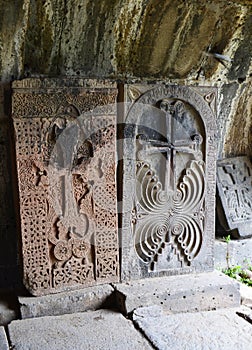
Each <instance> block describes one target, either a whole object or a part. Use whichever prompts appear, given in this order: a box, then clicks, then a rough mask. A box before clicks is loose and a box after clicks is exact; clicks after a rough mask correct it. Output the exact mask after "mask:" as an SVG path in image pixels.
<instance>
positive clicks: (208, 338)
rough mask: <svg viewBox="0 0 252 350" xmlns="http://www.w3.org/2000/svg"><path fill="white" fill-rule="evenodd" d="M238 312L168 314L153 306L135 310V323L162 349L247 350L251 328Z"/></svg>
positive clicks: (223, 310) (249, 346) (251, 334)
mask: <svg viewBox="0 0 252 350" xmlns="http://www.w3.org/2000/svg"><path fill="white" fill-rule="evenodd" d="M237 310H238V308H236V309H222V310H216V311H205V312H200V313H182V314H176V315H171V314H170V315H169V314H167V313H165V312H164V311H163V310H162V308H161V307H158V306H154V307H145V308H140V309H137V310H135V311H134V314H133V320H134V322H135V323H136V325H137V326H138V327H140V329H141V330H142V331H143V332H144V334H145V335H146V336H147V337H148V338H149V340H150V341H151V342H152V344H154V346H155V347H156V348H157V349H159V350H181V349H183V350H233V349H239V350H248V349H251V344H252V325H251V324H250V323H249V322H247V321H246V320H244V319H243V318H242V317H240V316H238V315H237Z"/></svg>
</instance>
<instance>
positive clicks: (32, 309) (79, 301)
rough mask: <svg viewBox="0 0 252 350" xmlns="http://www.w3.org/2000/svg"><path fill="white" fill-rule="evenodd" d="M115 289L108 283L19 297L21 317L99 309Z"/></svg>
mask: <svg viewBox="0 0 252 350" xmlns="http://www.w3.org/2000/svg"><path fill="white" fill-rule="evenodd" d="M113 291H114V289H113V288H112V287H111V286H110V285H108V284H107V285H102V286H101V285H99V286H93V287H87V288H85V289H81V290H76V291H71V292H64V293H58V294H53V295H46V296H41V297H19V298H18V300H19V304H20V311H21V317H22V318H32V317H42V316H57V315H64V314H72V313H75V312H83V311H87V310H95V309H99V308H101V307H102V305H103V304H104V303H105V302H106V300H107V299H108V298H109V297H110V296H111V294H112V292H113Z"/></svg>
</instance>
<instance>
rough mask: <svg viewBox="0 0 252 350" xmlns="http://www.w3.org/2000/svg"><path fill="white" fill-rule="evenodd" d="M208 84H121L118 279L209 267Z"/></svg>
mask: <svg viewBox="0 0 252 350" xmlns="http://www.w3.org/2000/svg"><path fill="white" fill-rule="evenodd" d="M215 97H216V92H215V89H213V88H189V87H179V86H169V85H165V84H160V85H156V86H154V85H153V86H150V85H128V86H127V87H126V88H125V97H124V98H125V99H126V100H127V101H128V103H127V106H126V108H125V109H126V112H125V120H124V122H125V128H124V141H123V142H124V146H123V149H124V153H123V177H124V180H123V194H122V208H121V209H122V218H121V219H122V220H121V226H122V228H121V230H122V279H123V280H129V279H138V278H142V277H154V276H162V275H174V274H183V273H190V272H199V271H207V270H212V269H213V243H214V227H215V225H214V218H215V169H216V167H215V160H216V156H215V153H216V140H215V132H216V126H215Z"/></svg>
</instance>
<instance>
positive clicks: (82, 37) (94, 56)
mask: <svg viewBox="0 0 252 350" xmlns="http://www.w3.org/2000/svg"><path fill="white" fill-rule="evenodd" d="M0 5H1V6H0V8H1V13H0V14H1V17H2V18H3V23H2V28H1V31H0V39H1V50H0V55H1V56H0V57H1V71H2V76H3V77H4V78H6V77H10V76H11V75H12V74H13V75H14V76H16V77H17V75H22V74H25V73H26V74H33V73H40V74H54V75H55V74H66V73H68V74H69V73H70V74H71V73H72V72H75V74H78V73H79V74H85V75H86V74H93V75H96V76H97V75H101V74H102V75H104V74H105V75H109V74H119V75H121V76H125V75H129V74H130V75H134V76H144V77H146V76H152V77H153V76H158V77H162V76H169V77H170V78H185V77H187V76H189V75H193V76H197V75H203V76H204V77H209V76H211V75H212V74H213V73H214V72H216V70H220V71H221V70H223V69H224V68H225V67H224V66H223V65H222V64H221V63H220V62H219V61H218V60H217V59H215V58H214V57H213V56H212V55H211V54H210V55H208V53H209V52H210V53H219V54H223V53H226V54H227V55H229V56H231V57H232V58H233V56H234V55H235V58H236V60H235V61H234V62H233V63H231V66H232V69H231V71H230V74H229V75H230V77H231V78H233V77H234V76H236V75H237V71H238V74H239V73H242V76H244V74H246V72H247V70H248V66H249V54H247V55H245V57H244V56H243V55H244V50H246V52H249V48H248V47H246V43H248V40H249V37H248V33H249V30H248V29H249V24H250V23H249V20H248V17H249V9H250V6H249V5H251V3H249V1H242V0H233V1H230V2H229V3H228V4H227V3H226V1H224V0H213V1H211V2H206V1H204V2H200V3H199V2H197V1H194V0H190V1H187V2H186V3H185V2H184V1H182V0H175V1H174V0H162V1H159V2H157V1H155V0H151V1H148V2H146V1H144V0H137V1H135V0H127V1H122V0H113V1H110V2H108V1H105V0H102V1H99V2H94V1H85V2H83V1H81V0H71V1H67V2H64V0H60V1H58V0H47V1H42V0H39V1H36V2H33V1H32V2H30V1H27V0H22V1H19V2H18V3H17V4H15V6H14V5H13V4H12V3H9V2H8V3H6V2H4V1H3V0H2V1H1V2H0ZM230 24H232V25H230ZM243 39H245V42H243ZM239 44H240V45H241V47H243V48H244V50H237V48H238V47H239ZM242 57H243V60H242V61H241V58H242ZM224 63H225V61H224ZM226 63H229V64H230V62H229V61H227V62H226ZM241 63H242V64H241ZM242 67H243V68H242Z"/></svg>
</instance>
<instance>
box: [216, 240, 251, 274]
mask: <svg viewBox="0 0 252 350" xmlns="http://www.w3.org/2000/svg"><path fill="white" fill-rule="evenodd" d="M251 252H252V239H251V238H247V239H238V240H233V239H231V240H230V242H229V243H226V242H224V241H223V240H221V239H216V240H215V244H214V265H215V268H217V269H219V268H227V264H228V263H229V266H235V265H241V266H243V267H244V266H246V265H249V264H252V255H251ZM227 260H228V262H227Z"/></svg>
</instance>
